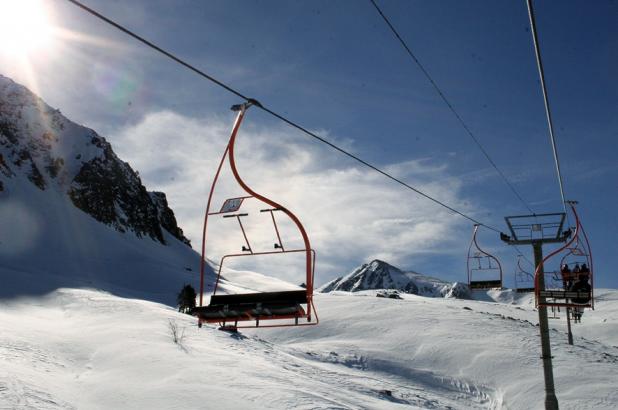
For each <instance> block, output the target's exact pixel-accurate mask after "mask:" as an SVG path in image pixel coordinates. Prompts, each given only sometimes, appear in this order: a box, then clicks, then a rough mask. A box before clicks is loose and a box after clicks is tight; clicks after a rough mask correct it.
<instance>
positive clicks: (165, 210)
mask: <svg viewBox="0 0 618 410" xmlns="http://www.w3.org/2000/svg"><path fill="white" fill-rule="evenodd" d="M148 194H149V195H150V199H151V200H152V202H153V203H154V204H155V206H156V208H157V214H158V215H157V216H158V219H159V223H160V224H161V227H162V228H163V229H166V230H167V231H168V232H169V233H171V234H172V235H174V236H175V237H176V238H177V239H178V240H180V241H181V242H184V243H185V244H187V245H189V246H191V241H189V240H188V239H187V238H185V236H184V233H183V232H182V229H180V227H179V226H178V224H177V223H176V216H175V215H174V211H172V210H171V208H170V207H169V206H168V204H167V197H166V196H165V194H164V193H163V192H156V191H155V192H149V193H148Z"/></svg>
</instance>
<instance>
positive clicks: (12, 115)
mask: <svg viewBox="0 0 618 410" xmlns="http://www.w3.org/2000/svg"><path fill="white" fill-rule="evenodd" d="M22 177H23V178H25V179H26V180H27V181H29V182H30V183H32V184H34V185H35V186H36V187H37V188H38V189H40V190H42V191H45V190H47V189H53V190H58V191H61V192H63V193H65V194H66V195H68V197H69V198H70V199H71V201H72V203H73V204H74V205H75V206H76V207H77V208H79V209H81V210H82V211H84V212H86V213H87V214H89V215H90V216H92V217H93V218H94V219H96V220H97V221H99V222H102V223H104V224H106V225H109V226H111V227H113V228H114V229H116V230H118V231H120V232H129V231H131V232H133V233H134V234H135V235H137V236H139V237H146V236H148V237H150V238H152V239H154V240H156V241H159V242H161V243H165V239H164V235H163V231H162V229H165V230H167V231H168V232H169V233H170V234H171V235H173V236H174V237H176V238H177V239H179V240H180V241H182V242H184V243H185V244H187V245H189V246H190V242H189V240H188V239H187V238H186V237H185V236H184V235H183V232H182V229H180V228H179V227H178V225H177V223H176V218H175V217H174V213H173V211H172V210H171V209H170V208H169V207H168V205H167V199H166V198H165V194H163V193H160V192H159V193H149V192H148V191H147V190H146V188H145V187H144V185H143V184H142V181H141V179H140V177H139V175H138V174H137V173H136V172H135V171H134V170H133V169H132V168H131V166H130V165H129V164H128V163H126V162H123V161H122V160H120V159H119V158H118V157H117V156H116V154H115V153H114V151H113V150H112V147H111V145H110V144H109V143H108V142H107V141H106V140H105V138H103V137H101V136H99V135H98V134H97V133H96V132H95V131H93V130H91V129H88V128H86V127H83V126H80V125H78V124H75V123H73V122H71V121H69V120H68V119H67V118H66V117H64V116H63V115H62V114H61V113H60V111H59V110H56V109H53V108H51V107H49V106H48V105H47V104H45V102H44V101H43V100H41V99H40V98H39V97H37V96H36V95H34V94H33V93H32V92H30V91H29V90H28V89H26V88H25V87H23V86H21V85H18V84H16V83H14V82H13V81H12V80H10V79H8V78H6V77H3V76H1V75H0V193H2V192H5V191H6V190H7V182H8V181H9V180H11V179H20V178H22Z"/></svg>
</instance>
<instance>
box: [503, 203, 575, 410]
mask: <svg viewBox="0 0 618 410" xmlns="http://www.w3.org/2000/svg"><path fill="white" fill-rule="evenodd" d="M565 218H566V214H565V213H563V212H561V213H550V214H536V215H517V216H507V217H505V218H504V219H505V220H506V224H507V225H508V227H509V232H510V236H509V235H506V234H504V233H500V239H502V240H503V241H504V242H506V243H508V244H509V245H532V249H533V250H534V264H535V266H536V267H537V273H538V282H537V286H538V287H539V289H540V290H545V276H544V271H543V244H549V243H562V242H565V241H566V240H567V239H568V238H569V236H570V235H571V231H570V229H569V230H566V231H563V228H564V221H565ZM538 311H539V329H540V331H541V354H542V355H541V357H542V359H543V374H544V377H545V409H547V410H558V398H557V397H556V390H555V388H554V373H553V368H552V360H551V346H550V344H549V323H548V320H547V305H546V304H545V297H542V300H540V303H539V304H538Z"/></svg>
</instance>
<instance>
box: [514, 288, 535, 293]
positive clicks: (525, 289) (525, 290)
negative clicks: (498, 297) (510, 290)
mask: <svg viewBox="0 0 618 410" xmlns="http://www.w3.org/2000/svg"><path fill="white" fill-rule="evenodd" d="M532 292H534V288H517V293H532Z"/></svg>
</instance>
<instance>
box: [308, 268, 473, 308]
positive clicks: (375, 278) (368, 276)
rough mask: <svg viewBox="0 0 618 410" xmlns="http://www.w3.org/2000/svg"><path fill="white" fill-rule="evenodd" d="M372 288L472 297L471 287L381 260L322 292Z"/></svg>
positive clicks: (418, 293) (326, 285)
mask: <svg viewBox="0 0 618 410" xmlns="http://www.w3.org/2000/svg"><path fill="white" fill-rule="evenodd" d="M369 289H397V290H400V291H402V292H405V293H410V294H414V295H421V296H430V297H458V298H464V299H465V298H469V297H470V291H469V289H468V287H467V286H466V285H464V284H461V283H449V282H445V281H443V280H440V279H436V278H432V277H430V276H425V275H421V274H420V273H416V272H403V271H402V270H400V269H398V268H396V267H394V266H392V265H389V264H388V263H386V262H383V261H380V260H377V259H376V260H374V261H371V262H370V263H366V264H363V265H362V266H360V267H358V268H356V269H355V270H353V271H352V272H350V273H349V274H347V275H345V276H342V277H339V278H337V279H334V280H332V281H330V282H328V283H327V284H325V285H323V286H322V287H320V288H319V289H318V291H320V292H323V293H328V292H333V291H346V292H358V291H362V290H369Z"/></svg>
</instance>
